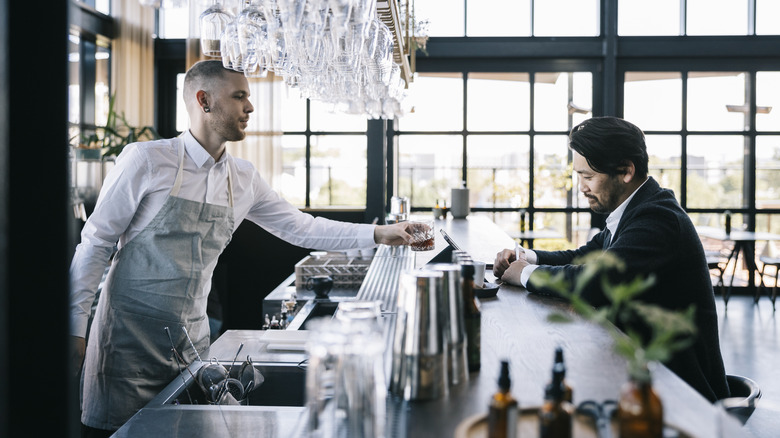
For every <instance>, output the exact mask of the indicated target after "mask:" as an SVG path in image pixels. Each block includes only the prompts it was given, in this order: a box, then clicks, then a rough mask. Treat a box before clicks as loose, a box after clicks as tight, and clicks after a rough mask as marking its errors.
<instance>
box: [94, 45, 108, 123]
mask: <svg viewBox="0 0 780 438" xmlns="http://www.w3.org/2000/svg"><path fill="white" fill-rule="evenodd" d="M110 56H111V51H110V50H108V49H107V48H105V47H100V46H98V47H97V52H96V53H95V124H96V125H105V124H106V120H108V105H109V101H110V99H111V95H110V93H111V91H110V90H109V78H110V76H111V65H110V63H109V57H110Z"/></svg>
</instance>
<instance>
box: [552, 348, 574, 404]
mask: <svg viewBox="0 0 780 438" xmlns="http://www.w3.org/2000/svg"><path fill="white" fill-rule="evenodd" d="M556 369H558V370H560V373H561V377H562V378H563V380H562V383H561V384H562V385H563V400H565V401H567V402H569V403H572V399H573V398H574V397H573V391H572V389H571V386H569V384H568V383H567V382H566V365H565V364H564V362H563V349H562V348H561V347H556V348H555V363H554V364H553V370H556Z"/></svg>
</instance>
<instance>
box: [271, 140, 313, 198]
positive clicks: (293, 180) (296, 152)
mask: <svg viewBox="0 0 780 438" xmlns="http://www.w3.org/2000/svg"><path fill="white" fill-rule="evenodd" d="M274 188H275V189H276V190H277V191H278V192H279V193H280V194H281V195H282V197H283V198H284V199H286V200H287V201H288V202H289V203H291V204H293V205H296V206H299V207H304V206H306V137H304V136H303V135H283V136H282V176H281V181H280V184H279V187H274Z"/></svg>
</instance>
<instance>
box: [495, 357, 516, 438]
mask: <svg viewBox="0 0 780 438" xmlns="http://www.w3.org/2000/svg"><path fill="white" fill-rule="evenodd" d="M511 386H512V381H511V379H510V377H509V362H507V361H506V360H502V361H501V374H500V375H499V377H498V391H497V392H496V393H495V394H493V398H492V399H491V400H490V411H489V412H488V438H515V437H517V400H515V398H514V397H512V394H511V393H510V392H509V389H510V387H511Z"/></svg>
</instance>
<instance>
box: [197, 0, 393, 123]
mask: <svg viewBox="0 0 780 438" xmlns="http://www.w3.org/2000/svg"><path fill="white" fill-rule="evenodd" d="M241 3H242V6H243V8H242V9H241V10H240V12H239V13H238V15H236V16H233V15H232V14H230V12H229V11H227V10H225V9H224V8H223V7H222V5H221V3H220V0H214V3H213V4H212V5H211V6H210V7H209V8H208V9H206V10H205V11H204V12H203V13H202V14H201V20H200V22H201V31H200V35H201V48H202V51H203V53H204V54H205V55H206V56H211V57H221V59H222V63H223V65H224V66H225V68H231V69H233V70H235V71H239V72H243V73H244V75H245V76H247V77H265V76H266V75H267V74H268V72H269V71H270V72H273V73H274V74H275V75H276V76H278V77H281V78H283V80H284V81H285V83H286V84H287V85H288V86H289V87H292V88H297V89H298V90H299V92H300V93H301V96H302V97H304V98H310V99H315V100H321V101H323V102H325V103H328V104H331V105H332V107H333V108H334V110H337V111H342V112H346V113H350V114H366V115H368V116H369V117H370V118H393V117H395V116H398V115H401V113H402V111H401V100H402V99H403V97H404V95H405V93H404V89H405V87H406V81H407V78H405V77H402V74H401V73H402V70H401V67H400V66H399V65H398V64H397V62H396V58H395V53H394V49H395V48H394V44H395V39H394V34H393V32H392V30H391V29H390V28H389V27H388V26H387V25H386V24H385V23H384V22H383V21H382V20H380V19H378V18H377V3H376V0H246V1H242V2H241Z"/></svg>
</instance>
